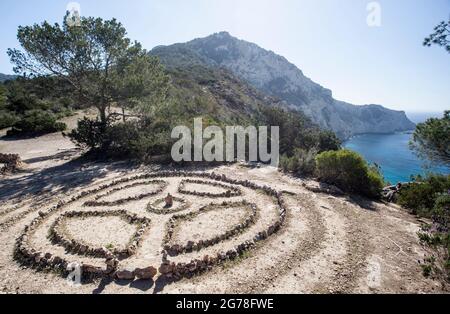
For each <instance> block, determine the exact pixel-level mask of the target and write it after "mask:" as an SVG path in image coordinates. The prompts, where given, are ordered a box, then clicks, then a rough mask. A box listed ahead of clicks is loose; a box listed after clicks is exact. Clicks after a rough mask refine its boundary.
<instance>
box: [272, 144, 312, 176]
mask: <svg viewBox="0 0 450 314" xmlns="http://www.w3.org/2000/svg"><path fill="white" fill-rule="evenodd" d="M316 155H317V151H316V150H314V149H311V150H305V149H301V148H297V149H295V151H294V154H293V155H292V156H291V157H288V156H287V155H283V156H281V158H280V168H281V169H282V170H283V171H285V172H291V173H294V174H296V175H300V176H312V175H313V174H314V173H315V170H316V159H315V158H316Z"/></svg>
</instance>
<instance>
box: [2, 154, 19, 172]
mask: <svg viewBox="0 0 450 314" xmlns="http://www.w3.org/2000/svg"><path fill="white" fill-rule="evenodd" d="M0 164H4V166H3V167H2V168H0V174H7V173H13V172H15V171H17V170H18V169H20V168H21V167H22V166H23V165H24V163H23V162H22V160H21V159H20V156H19V155H17V154H1V153H0Z"/></svg>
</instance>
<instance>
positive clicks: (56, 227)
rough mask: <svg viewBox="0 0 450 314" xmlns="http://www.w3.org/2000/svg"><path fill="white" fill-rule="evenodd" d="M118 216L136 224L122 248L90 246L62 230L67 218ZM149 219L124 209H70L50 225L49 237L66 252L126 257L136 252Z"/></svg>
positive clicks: (147, 226) (105, 256) (98, 256)
mask: <svg viewBox="0 0 450 314" xmlns="http://www.w3.org/2000/svg"><path fill="white" fill-rule="evenodd" d="M109 216H114V217H120V218H122V219H124V220H125V221H126V222H128V223H129V224H133V225H137V231H136V232H135V233H134V234H133V235H132V237H131V238H130V241H129V243H128V244H127V245H126V247H125V248H124V249H121V250H119V249H108V248H105V247H100V248H98V247H97V248H96V247H91V246H89V245H88V244H86V243H82V242H80V241H77V240H75V239H73V238H72V237H71V236H70V235H68V234H67V233H66V232H64V231H63V230H62V229H63V228H61V227H62V225H63V224H64V223H65V222H66V221H67V220H68V219H69V218H85V217H109ZM150 223H151V220H150V219H149V218H146V217H138V216H137V215H136V214H130V213H128V212H127V211H126V210H115V211H71V212H67V213H64V214H63V215H61V216H59V217H58V218H57V219H56V220H55V222H54V223H53V224H52V226H51V227H50V233H49V237H48V238H49V239H50V240H51V241H52V242H53V243H54V244H57V245H60V246H62V247H64V248H65V249H66V251H67V252H69V253H73V254H79V255H84V256H92V257H97V258H101V257H103V258H110V257H112V256H114V257H117V258H120V259H126V258H128V257H130V256H132V255H134V254H135V253H136V250H137V249H138V247H139V245H140V243H141V241H142V237H143V236H144V234H145V233H146V232H147V231H148V229H149V227H150Z"/></svg>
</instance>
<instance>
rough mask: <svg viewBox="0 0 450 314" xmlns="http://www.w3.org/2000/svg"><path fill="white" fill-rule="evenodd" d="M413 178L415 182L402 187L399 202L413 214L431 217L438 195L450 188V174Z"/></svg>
mask: <svg viewBox="0 0 450 314" xmlns="http://www.w3.org/2000/svg"><path fill="white" fill-rule="evenodd" d="M413 179H414V182H413V183H411V184H408V185H406V186H404V187H403V188H402V189H401V191H400V193H399V195H398V200H397V203H398V204H399V205H401V206H403V207H405V208H407V209H409V210H410V211H411V212H412V213H413V214H418V215H421V216H424V217H427V218H431V216H432V214H433V209H434V208H435V204H436V200H437V199H438V197H439V196H440V195H441V193H446V192H447V191H448V190H450V176H444V175H436V174H430V175H429V176H428V177H426V178H422V177H420V176H417V177H415V178H413Z"/></svg>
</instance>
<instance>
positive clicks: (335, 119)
mask: <svg viewBox="0 0 450 314" xmlns="http://www.w3.org/2000/svg"><path fill="white" fill-rule="evenodd" d="M152 53H153V54H155V55H158V56H159V57H160V58H161V60H162V62H163V63H165V64H166V65H167V66H175V67H176V66H180V65H182V64H185V63H194V64H195V63H203V64H207V65H209V66H213V67H220V68H225V69H227V70H229V71H230V72H232V73H233V74H234V75H236V76H237V77H239V78H240V79H243V80H245V81H246V82H248V83H249V84H250V85H252V86H253V87H256V88H257V89H259V90H260V91H262V92H264V93H265V94H267V95H270V96H273V97H277V98H279V99H281V100H282V101H283V102H282V105H283V106H285V107H287V108H291V109H294V110H299V111H302V112H304V113H305V114H306V115H307V116H308V117H310V118H311V119H312V120H313V121H314V122H315V123H317V124H318V125H320V126H321V127H323V128H327V129H331V130H333V131H334V132H335V133H336V134H337V135H338V136H339V137H341V138H343V139H345V138H348V137H350V136H352V135H355V134H361V133H392V132H396V131H405V130H411V129H414V127H415V125H414V123H412V122H411V121H410V120H409V119H408V118H407V116H406V114H405V113H404V112H402V111H394V110H389V109H386V108H384V107H382V106H379V105H366V106H355V105H352V104H349V103H345V102H342V101H338V100H335V99H334V98H333V96H332V92H331V90H329V89H326V88H324V87H322V86H320V85H319V84H317V83H315V82H313V81H312V80H311V79H309V78H308V77H306V76H305V75H304V74H303V72H302V71H301V70H300V69H298V68H297V67H296V66H295V65H294V64H292V63H290V62H289V61H288V60H286V59H285V58H284V57H282V56H279V55H277V54H275V53H274V52H272V51H268V50H265V49H263V48H261V47H259V46H257V45H255V44H253V43H250V42H246V41H243V40H239V39H237V38H234V37H232V36H231V35H230V34H228V33H226V32H222V33H218V34H214V35H211V36H209V37H206V38H201V39H195V40H193V41H190V42H188V43H185V44H175V45H172V46H168V47H157V48H155V49H154V50H153V51H152ZM177 53H178V54H177ZM180 55H183V56H184V58H180V57H179V56H180Z"/></svg>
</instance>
